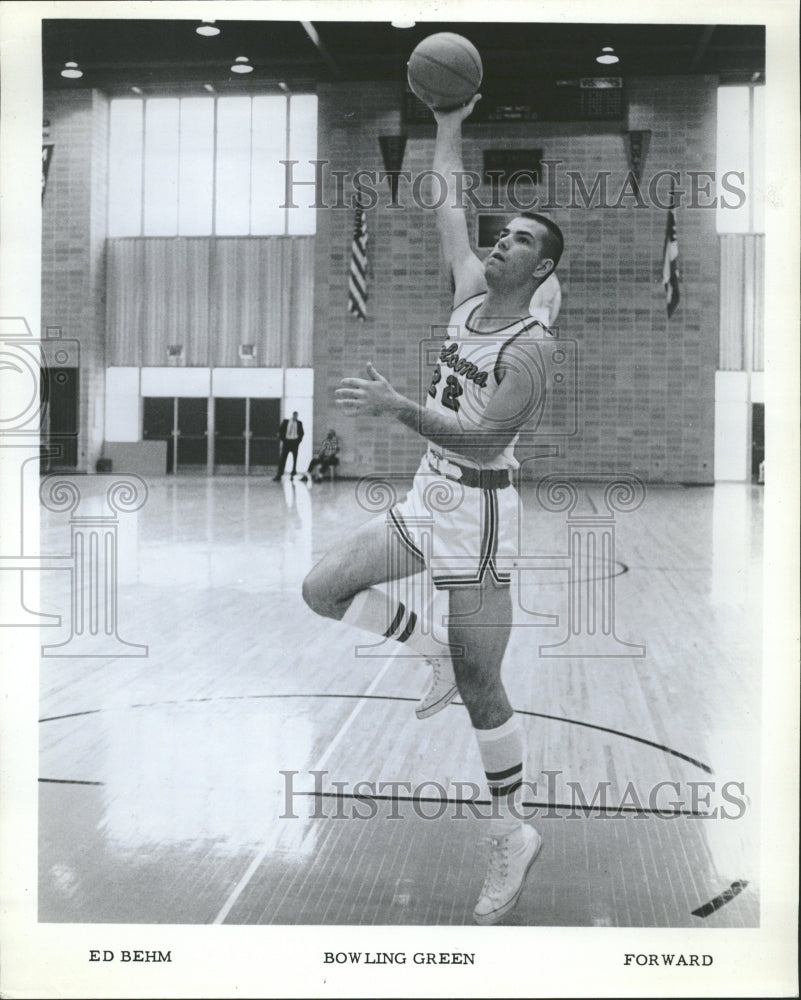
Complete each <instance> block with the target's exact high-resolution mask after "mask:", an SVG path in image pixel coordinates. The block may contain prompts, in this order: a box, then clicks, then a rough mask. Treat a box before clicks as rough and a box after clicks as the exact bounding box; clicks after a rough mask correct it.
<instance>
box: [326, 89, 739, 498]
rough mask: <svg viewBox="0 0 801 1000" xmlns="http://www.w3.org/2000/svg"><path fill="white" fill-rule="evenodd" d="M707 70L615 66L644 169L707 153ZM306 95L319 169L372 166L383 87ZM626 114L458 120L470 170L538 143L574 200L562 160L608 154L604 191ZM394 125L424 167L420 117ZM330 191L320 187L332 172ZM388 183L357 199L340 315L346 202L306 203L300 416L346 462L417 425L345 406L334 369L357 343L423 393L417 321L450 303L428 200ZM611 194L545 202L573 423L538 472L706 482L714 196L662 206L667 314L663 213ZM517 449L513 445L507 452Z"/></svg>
mask: <svg viewBox="0 0 801 1000" xmlns="http://www.w3.org/2000/svg"><path fill="white" fill-rule="evenodd" d="M715 86H716V80H714V79H711V78H704V77H677V78H670V79H665V78H649V79H639V80H633V81H629V83H628V96H629V102H630V119H629V123H630V125H631V127H633V128H643V129H650V130H651V131H652V137H651V143H650V149H649V152H648V158H647V161H646V165H645V171H644V178H645V179H646V181H647V179H648V178H649V177H650V176H651V175H652V174H654V173H656V172H657V171H659V170H667V169H672V170H678V171H681V172H682V173H684V172H685V171H688V170H713V169H714V166H715V160H714V153H715V128H714V115H715ZM319 96H320V104H319V113H320V142H319V153H318V155H319V156H320V158H321V159H325V160H329V161H330V168H329V169H335V170H351V171H353V170H356V169H358V168H363V169H367V170H380V169H382V168H383V161H382V158H381V153H380V149H379V144H378V137H379V136H380V135H389V134H397V133H399V132H401V131H402V129H401V123H400V113H399V105H400V94H399V92H398V88H397V87H394V86H391V85H373V86H371V87H370V88H366V87H365V86H364V85H361V84H358V85H356V84H339V85H330V86H324V87H321V88H320V90H319ZM624 129H625V127H624V126H620V127H619V128H618V127H617V126H615V127H610V126H608V125H601V126H598V127H597V128H593V126H585V125H581V126H579V125H575V124H569V125H557V124H542V125H540V126H530V125H518V124H498V125H492V126H491V125H484V126H473V127H469V126H468V127H466V129H465V146H464V150H465V167H466V168H467V169H468V170H471V169H472V170H480V169H481V166H482V156H481V154H482V150H483V149H485V148H488V147H492V148H502V147H504V146H505V147H509V148H515V147H517V148H520V147H529V146H535V147H536V148H542V150H543V156H544V157H546V158H548V159H556V160H562V161H563V166H562V167H561V168H560V173H559V174H558V176H559V178H560V180H559V184H558V188H557V194H558V197H557V200H558V202H559V203H560V204H562V205H568V204H569V203H570V200H571V199H570V183H569V178H568V177H567V175H566V173H564V172H565V171H567V170H578V171H580V172H581V174H582V176H583V177H584V178H585V180H586V182H587V184H588V186H590V185H591V179H592V177H593V175H594V174H595V173H596V172H597V171H598V170H607V171H610V172H611V177H610V179H609V192H610V196H609V201H614V200H615V198H616V197H617V194H618V192H619V190H620V188H621V185H622V183H623V180H624V177H625V174H626V170H627V166H628V164H627V158H626V146H625V140H624V135H623V132H624ZM406 132H407V134H408V136H409V138H408V142H407V146H406V153H405V157H404V163H403V167H404V169H406V170H411V171H412V172H413V173H414V172H415V171H419V170H424V169H426V168H428V167H430V165H431V159H432V155H433V128H425V127H416V128H407V129H406ZM682 180H683V183H684V186H685V187H686V186H687V183H688V182H687V181H686V178H684V177H683V179H682ZM327 190H329V191H330V192H331V196H330V197H328V202H329V204H332V203H333V202H334V197H333V186H330V187H329V188H328V189H327ZM387 190H388V188H387V183H386V181H385V182H384V183H383V185H381V189H380V202H379V204H378V205H377V206H376V207H375V208H373V209H372V210H370V211H369V212H368V213H367V217H368V228H369V238H370V260H371V264H372V271H373V274H372V279H371V282H370V300H369V317H368V319H367V321H365V322H360V321H357V320H354V319H352V318H351V317H349V316H348V314H347V270H348V263H349V255H350V240H351V235H352V229H353V212H352V211H351V210H343V209H337V208H330V209H328V210H322V211H319V212H318V228H317V247H316V275H315V288H316V292H315V355H314V358H315V369H316V371H317V373H318V377H317V383H316V399H315V423H316V426H317V427H328V426H332V425H336V426H337V428H338V430H339V431H340V432H341V435H342V437H343V440H344V442H345V443H344V449H343V452H344V454H343V463H342V471H343V473H344V474H346V475H347V474H350V475H362V474H365V473H367V472H373V471H376V470H379V471H384V470H387V469H393V470H398V471H412V470H413V469H414V468H415V467H416V464H417V461H418V459H419V455H420V453H421V450H422V444H421V441H420V439H417V438H416V437H415V436H414V435H413V434H411V433H410V432H408V431H406V430H405V429H403V428H401V427H396V426H391V425H386V424H383V423H381V424H376V423H375V422H373V421H368V420H363V421H362V420H360V421H358V422H356V423H354V422H352V421H350V420H346V419H345V418H343V417H342V416H341V415H340V414H339V413H338V412H337V411H336V408H335V406H334V402H333V399H334V397H333V392H334V389H335V388H336V386H337V385H338V383H339V380H340V378H342V377H343V376H344V375H347V374H352V373H357V372H359V370H360V369H361V368H362V366H363V364H364V362H366V361H367V360H372V361H373V362H374V364H375V365H376V366H377V367H378V369H379V370H380V371H382V372H383V373H384V374H386V375H388V376H389V377H390V378H391V379H392V381H393V383H394V384H395V386H396V387H397V388H398V389H399V390H400V391H402V392H405V393H407V394H409V395H411V396H413V397H414V398H416V399H418V400H421V401H422V399H423V393H424V390H425V387H426V385H427V379H426V376H425V374H420V373H419V349H418V343H419V339H420V338H421V337H426V336H428V335H429V330H430V325H431V323H432V322H443V321H445V320H446V319H447V312H448V305H449V300H450V291H449V280H448V276H447V274H446V273H445V271H444V269H443V266H442V261H441V256H440V252H439V247H438V241H437V236H436V230H435V225H434V219H433V213H431V212H426V211H425V210H423V209H421V208H418V207H414V206H412V205H411V204H409V202H410V199H408V198H406V199H405V204H406V207H405V208H404V209H403V210H398V209H390V208H388V207H386V206H387V203H388V200H389V199H388V195H387ZM407 190H408V189H407ZM347 191H348V194H350V191H351V189H347ZM402 192H403V188H402ZM660 192H661V193H662V194H663V195H664V193H665V192H666V188H665V187H664V186H663V187H661V188H660ZM482 197H486V195H482ZM623 206H624V207H622V208H617V209H613V208H600V207H590V208H585V207H583V205H582V204H581V202H580V201H579V202H578V205H577V206H576V207H572V208H571V207H564V208H558V209H554V210H553V211H552V212H551V213H550V214H552V215H553V217H554V218H555V219H556V221H557V222H558V223H559V224H560V226H561V227H562V229H563V231H564V233H565V238H566V245H567V250H566V253H565V256H564V257H563V261H562V264H561V265H560V268H559V275H560V280H561V283H562V289H563V304H562V312H561V314H560V316H559V320H558V326H559V330H560V335H561V336H562V337H565V338H574V339H575V340H576V341H577V342H578V351H579V402H580V409H579V433H578V434H577V435H576V436H575V437H573V438H571V439H568V440H567V441H563V442H562V455H561V457H559V458H558V459H547V460H545V459H539V460H538V461H537V462H536V466H535V467H536V472H537V474H539V473H545V472H550V471H558V470H565V471H568V470H569V471H572V472H575V473H579V474H581V473H584V474H590V473H594V472H603V473H606V472H611V471H630V472H633V473H635V474H637V475H639V476H641V477H642V478H643V479H645V480H647V481H650V482H692V483H710V482H712V472H713V468H712V466H713V462H712V449H713V412H714V372H715V367H716V350H717V346H716V345H717V334H718V309H719V304H718V280H719V272H718V239H717V236H716V233H715V218H714V211H713V210H712V209H690V208H685V209H679V210H678V211H677V225H678V238H679V248H680V259H681V268H682V278H683V282H682V286H681V296H682V301H681V304H680V306H679V308H678V310H677V312H676V313H675V314H674V316H673V318H672V319H671V320H670V321H668V320H667V317H666V312H665V298H664V291H663V287H662V283H661V273H662V243H663V239H664V232H665V216H666V212H665V211H664V210H663V209H661V208H659V207H646V208H637V207H634V199H633V198H627V199H624V200H623ZM543 440H544V441H547V440H548V439H543ZM526 453H527V452H526V449H522V450H521V451H520V452H519V457H525V455H526Z"/></svg>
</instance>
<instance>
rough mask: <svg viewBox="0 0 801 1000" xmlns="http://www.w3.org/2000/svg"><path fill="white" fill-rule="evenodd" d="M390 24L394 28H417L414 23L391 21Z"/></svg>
mask: <svg viewBox="0 0 801 1000" xmlns="http://www.w3.org/2000/svg"><path fill="white" fill-rule="evenodd" d="M389 23H390V24H391V25H392V27H393V28H413V27H414V26H415V22H414V21H390V22H389Z"/></svg>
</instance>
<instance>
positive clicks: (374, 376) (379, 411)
mask: <svg viewBox="0 0 801 1000" xmlns="http://www.w3.org/2000/svg"><path fill="white" fill-rule="evenodd" d="M367 375H368V377H367V378H366V379H365V378H343V379H342V384H341V386H340V388H339V389H337V390H336V393H335V396H336V404H337V406H338V407H339V408H340V409H341V410H342V411H343V412H344V413H345V414H346V415H347V416H350V417H361V416H369V417H380V416H383V415H384V414H387V413H389V412H390V411H391V410H392V408H393V406H394V404H395V402H396V400H398V399H399V398H400V397H399V395H398V393H397V392H395V390H394V389H393V388H392V386H391V385H390V383H389V382H388V381H387V379H385V378H384V376H383V375H381V374H380V373H379V372H377V371H376V370H375V368H374V367H373V365H372V362H370V361H368V362H367Z"/></svg>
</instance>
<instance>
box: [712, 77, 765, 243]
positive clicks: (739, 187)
mask: <svg viewBox="0 0 801 1000" xmlns="http://www.w3.org/2000/svg"><path fill="white" fill-rule="evenodd" d="M735 173H736V174H738V175H742V177H741V176H736V177H735V176H734V174H735ZM727 175H728V185H727V181H726V177H727ZM717 184H718V190H717V196H718V208H717V230H718V232H719V233H764V231H765V88H764V86H754V85H746V86H723V87H718V115H717ZM727 186H728V187H729V190H727ZM732 188H733V189H734V193H733V192H732V190H731V189H732ZM739 191H741V192H742V195H744V198H743V196H742V195H740V194H738V193H737V192H739ZM724 201H725V202H726V203H727V205H728V206H732V207H724V206H723V202H724ZM735 206H736V207H735Z"/></svg>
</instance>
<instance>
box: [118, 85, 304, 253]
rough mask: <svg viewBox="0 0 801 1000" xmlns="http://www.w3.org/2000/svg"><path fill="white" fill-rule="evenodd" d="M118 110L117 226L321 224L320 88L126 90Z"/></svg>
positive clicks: (300, 228)
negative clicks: (278, 92) (173, 93)
mask: <svg viewBox="0 0 801 1000" xmlns="http://www.w3.org/2000/svg"><path fill="white" fill-rule="evenodd" d="M110 116H111V117H110V129H109V211H108V235H109V236H210V235H217V236H248V235H249V236H272V235H296V234H307V233H314V231H315V221H316V217H315V210H314V207H313V205H314V198H315V192H314V188H313V187H311V186H306V185H302V183H301V182H303V181H314V176H315V172H314V165H313V164H312V163H311V162H310V161H312V160H314V159H315V158H316V156H317V97H316V96H315V95H314V94H302V95H298V96H293V97H285V96H270V95H261V96H256V97H181V98H178V97H151V98H144V99H142V98H120V99H115V100H112V102H111V111H110ZM282 160H296V161H297V163H296V164H295V165H294V167H293V168H292V180H293V181H294V185H293V188H292V191H291V192H290V197H289V198H287V197H286V192H285V186H286V167H285V166H284V164H283V163H281V161H282ZM293 202H294V203H295V204H296V205H297V206H298V207H297V208H282V207H281V206H282V205H284V204H285V203H287V204H289V203H293Z"/></svg>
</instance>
